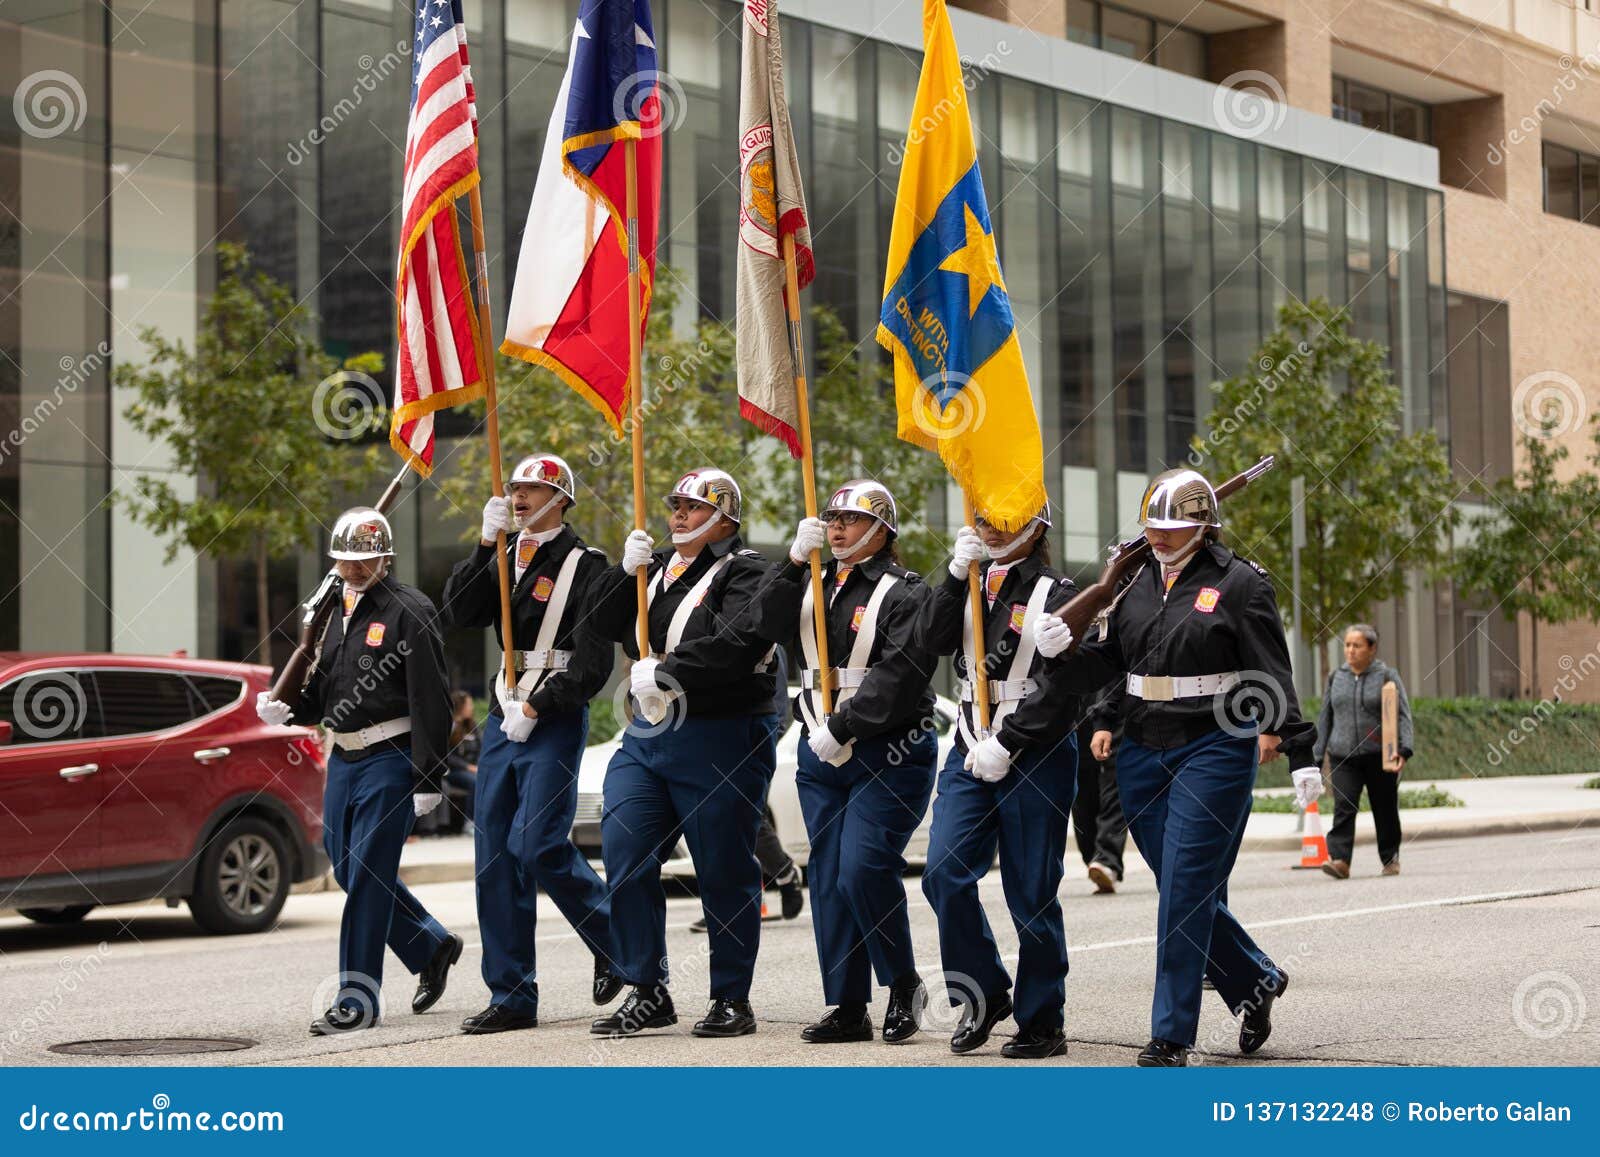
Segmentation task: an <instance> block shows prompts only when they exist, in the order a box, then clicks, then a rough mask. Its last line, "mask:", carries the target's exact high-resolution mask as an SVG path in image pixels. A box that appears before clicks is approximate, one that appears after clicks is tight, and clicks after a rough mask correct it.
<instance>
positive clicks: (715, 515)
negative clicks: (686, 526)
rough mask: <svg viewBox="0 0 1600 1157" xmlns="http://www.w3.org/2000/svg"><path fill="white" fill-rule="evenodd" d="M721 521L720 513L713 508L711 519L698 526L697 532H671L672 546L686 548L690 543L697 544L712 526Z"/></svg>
mask: <svg viewBox="0 0 1600 1157" xmlns="http://www.w3.org/2000/svg"><path fill="white" fill-rule="evenodd" d="M721 521H722V511H721V510H718V509H715V508H713V509H712V511H711V517H710V518H708V519H706V520H705V521H704V522H702V523H701V524H700V529H698V530H675V531H673V532H672V545H673V546H688V545H689V544H690V543H691V542H698V541H699V540H700V539H701V538H704V537H705V535H706V534H707V533H708V532H709V531H710V530H711V528H712V527H713V526H715V525H716V524H717V523H719V522H721Z"/></svg>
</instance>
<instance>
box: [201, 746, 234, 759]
mask: <svg viewBox="0 0 1600 1157" xmlns="http://www.w3.org/2000/svg"><path fill="white" fill-rule="evenodd" d="M230 754H232V752H231V750H230V749H229V748H226V747H202V748H201V749H200V750H199V751H197V752H195V753H194V761H195V762H196V763H215V762H216V761H217V760H219V759H226V758H227V757H228V756H229V755H230Z"/></svg>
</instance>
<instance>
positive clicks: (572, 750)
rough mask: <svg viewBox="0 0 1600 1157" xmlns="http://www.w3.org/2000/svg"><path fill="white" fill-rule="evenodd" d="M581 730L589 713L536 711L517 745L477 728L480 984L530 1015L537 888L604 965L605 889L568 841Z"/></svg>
mask: <svg viewBox="0 0 1600 1157" xmlns="http://www.w3.org/2000/svg"><path fill="white" fill-rule="evenodd" d="M588 734H589V709H588V708H587V707H584V708H583V709H582V710H580V711H571V712H567V713H566V714H557V715H541V716H540V717H539V725H538V726H537V727H535V728H534V729H533V734H532V735H531V736H529V737H528V740H527V741H526V742H525V743H513V742H511V740H509V739H507V738H506V737H505V732H503V731H501V730H500V719H499V717H498V716H490V718H489V722H488V725H487V726H486V727H485V728H484V738H483V750H482V751H481V752H480V753H479V755H478V787H477V799H476V802H475V804H474V806H473V814H472V826H473V827H474V828H475V829H476V834H475V836H474V837H473V852H474V855H475V856H476V858H477V871H478V883H477V888H478V927H479V930H480V931H481V933H482V935H483V982H484V983H485V984H486V985H488V986H489V999H490V1003H491V1004H504V1005H507V1006H509V1007H511V1008H514V1009H516V1010H517V1011H519V1012H527V1013H537V1012H538V1011H539V986H538V984H537V983H536V981H537V978H538V971H537V968H536V965H535V957H534V952H535V950H534V930H535V924H536V920H537V910H538V892H539V889H541V888H542V889H544V892H545V894H546V895H547V896H549V897H550V899H551V900H553V901H555V905H556V907H557V908H558V909H559V910H560V912H561V914H562V915H563V916H565V917H566V918H567V923H569V924H571V925H572V927H573V929H574V930H575V931H576V932H577V933H578V936H579V937H580V938H581V939H582V940H583V942H584V944H586V945H587V946H588V948H589V951H590V952H592V953H594V954H595V956H597V957H599V958H600V959H601V960H603V961H605V962H606V963H607V965H608V966H609V964H610V961H611V904H610V901H609V900H608V899H607V898H606V890H605V885H604V884H602V883H601V882H600V877H599V876H597V875H596V874H595V871H594V869H593V868H591V867H590V866H589V861H588V860H586V859H584V857H583V853H582V852H580V851H579V850H578V848H577V845H575V844H574V843H573V842H572V816H573V813H574V812H575V811H576V810H577V807H578V764H579V762H580V761H581V760H582V758H583V745H584V740H585V739H586V738H587V737H588Z"/></svg>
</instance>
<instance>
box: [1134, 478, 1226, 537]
mask: <svg viewBox="0 0 1600 1157" xmlns="http://www.w3.org/2000/svg"><path fill="white" fill-rule="evenodd" d="M1139 525H1140V526H1143V527H1148V528H1150V529H1151V530H1182V529H1183V528H1184V527H1188V526H1221V525H1222V520H1221V519H1220V518H1218V517H1217V492H1216V491H1215V490H1213V489H1212V488H1211V483H1209V482H1207V481H1206V479H1205V475H1203V474H1201V473H1200V472H1199V471H1197V470H1187V469H1179V470H1167V471H1164V472H1163V473H1161V474H1157V475H1156V476H1155V477H1154V478H1152V479H1151V480H1150V485H1149V486H1148V487H1146V488H1145V492H1144V498H1143V500H1141V501H1140V503H1139Z"/></svg>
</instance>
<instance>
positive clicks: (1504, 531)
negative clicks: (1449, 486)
mask: <svg viewBox="0 0 1600 1157" xmlns="http://www.w3.org/2000/svg"><path fill="white" fill-rule="evenodd" d="M1521 445H1522V459H1523V464H1522V466H1521V467H1519V468H1518V469H1517V470H1516V472H1515V473H1513V474H1509V475H1506V476H1504V477H1501V478H1498V479H1496V480H1495V481H1494V482H1493V483H1489V484H1485V483H1483V482H1482V481H1479V482H1476V483H1474V485H1473V488H1472V490H1473V493H1474V495H1475V496H1477V497H1479V498H1481V499H1483V500H1484V503H1485V509H1484V511H1483V513H1481V514H1478V515H1476V516H1474V517H1473V518H1471V519H1470V520H1469V521H1468V524H1467V530H1468V532H1469V533H1468V535H1467V536H1466V537H1467V539H1468V541H1467V544H1466V545H1465V546H1464V547H1462V548H1460V549H1459V550H1457V551H1456V557H1455V566H1454V573H1455V578H1456V581H1457V583H1458V584H1460V586H1461V589H1462V590H1463V592H1465V593H1467V594H1470V595H1477V596H1480V597H1482V598H1484V599H1487V600H1489V601H1491V602H1492V603H1493V604H1494V605H1495V606H1497V607H1498V608H1499V609H1500V611H1501V613H1503V614H1504V615H1505V617H1506V618H1507V619H1509V620H1512V621H1515V619H1516V617H1517V615H1518V614H1519V613H1526V614H1527V615H1528V617H1529V618H1531V619H1532V620H1533V622H1534V631H1533V655H1532V659H1533V662H1532V677H1531V679H1530V683H1531V686H1532V690H1533V697H1534V698H1535V699H1538V698H1540V697H1541V692H1540V689H1539V683H1540V680H1539V631H1538V625H1539V624H1541V623H1560V622H1566V621H1568V620H1571V619H1592V618H1594V617H1595V614H1596V609H1597V608H1600V595H1597V594H1596V592H1597V591H1600V543H1597V539H1596V535H1595V533H1594V520H1595V516H1596V514H1597V513H1600V417H1597V419H1596V424H1595V428H1594V449H1593V450H1592V451H1591V453H1590V465H1589V469H1588V470H1587V471H1580V472H1578V473H1576V474H1574V475H1573V477H1571V478H1569V479H1566V480H1563V479H1561V478H1560V477H1558V473H1559V469H1558V468H1559V467H1560V465H1561V463H1562V462H1564V461H1566V459H1567V457H1568V451H1567V447H1566V446H1564V445H1561V444H1559V443H1557V442H1555V441H1553V439H1552V432H1551V431H1550V430H1543V431H1535V432H1533V433H1526V434H1524V435H1523V437H1522V440H1521Z"/></svg>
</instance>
